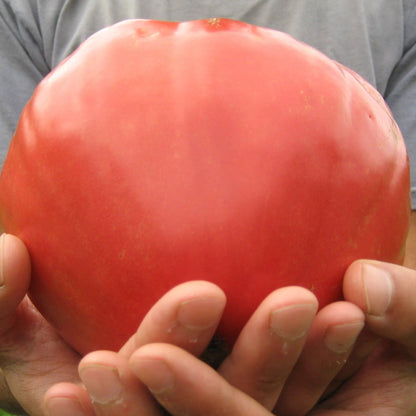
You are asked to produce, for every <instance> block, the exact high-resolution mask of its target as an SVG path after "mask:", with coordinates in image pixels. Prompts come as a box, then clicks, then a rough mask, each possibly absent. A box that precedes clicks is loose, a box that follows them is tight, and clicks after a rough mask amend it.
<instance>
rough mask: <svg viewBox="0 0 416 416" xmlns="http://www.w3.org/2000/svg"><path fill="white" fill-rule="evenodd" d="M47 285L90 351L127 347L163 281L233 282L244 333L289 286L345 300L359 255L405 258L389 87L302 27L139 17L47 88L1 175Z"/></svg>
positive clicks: (233, 330)
mask: <svg viewBox="0 0 416 416" xmlns="http://www.w3.org/2000/svg"><path fill="white" fill-rule="evenodd" d="M0 207H1V210H0V211H1V214H0V219H1V223H2V224H3V227H4V228H5V230H6V231H7V232H9V233H13V234H15V235H17V236H19V237H20V238H21V239H22V240H23V241H24V242H25V244H26V245H27V247H28V249H29V252H30V255H31V259H32V265H33V277H32V283H31V287H30V296H31V299H32V300H33V302H34V304H35V305H36V307H37V308H38V309H39V310H40V312H41V313H42V314H43V315H44V316H45V317H46V318H47V319H48V320H49V321H50V322H51V323H52V325H53V326H54V327H56V328H57V330H58V331H59V332H60V333H61V334H62V336H63V337H64V339H66V340H67V341H68V342H69V343H70V344H71V345H72V346H73V347H74V348H75V349H77V350H78V351H80V352H81V353H86V352H88V351H91V350H94V349H102V348H105V349H113V350H115V349H118V348H119V347H120V346H121V345H122V344H123V342H124V341H125V340H126V339H127V338H128V337H129V336H130V335H131V334H132V333H133V332H134V331H135V330H136V328H137V326H138V325H139V323H140V321H141V319H142V317H143V316H144V315H145V314H146V312H147V311H148V309H149V308H150V307H151V306H152V305H153V303H154V302H155V301H156V300H157V299H158V298H160V296H161V295H162V294H164V293H165V292H166V291H168V290H169V289H170V288H172V287H173V286H175V285H177V284H179V283H181V282H184V281H189V280H197V279H203V280H208V281H211V282H214V283H216V284H218V285H219V286H220V287H221V288H223V290H224V291H225V292H226V294H227V297H228V304H227V307H226V310H225V314H224V317H223V320H222V323H221V325H220V328H219V330H218V333H219V334H220V335H222V336H224V337H225V338H226V339H227V340H228V342H229V343H232V342H233V341H234V340H235V337H236V336H237V334H238V332H239V331H240V329H241V328H242V326H243V325H244V323H245V322H246V321H247V319H248V317H249V316H250V315H251V314H252V312H253V311H254V310H255V308H256V307H257V305H258V304H259V303H260V302H261V300H262V299H263V298H264V297H265V296H266V295H267V294H269V293H270V292H271V291H273V290H274V289H277V288H279V287H281V286H286V285H300V286H304V287H306V288H308V289H311V290H313V291H314V292H315V294H316V296H317V297H318V299H319V300H320V304H321V305H325V304H327V303H328V302H331V301H334V300H336V299H340V298H341V296H342V290H341V288H342V277H343V273H344V272H345V270H346V268H347V266H348V265H349V264H350V263H351V262H352V261H354V260H355V259H359V258H371V259H380V260H383V261H388V262H395V263H400V262H401V261H402V258H403V251H404V249H403V247H404V242H405V239H406V233H407V229H408V223H409V213H410V206H409V166H408V160H407V155H406V149H405V145H404V141H403V138H402V136H401V133H400V131H399V128H398V126H397V125H396V123H395V121H394V120H393V117H392V115H391V113H390V111H389V109H388V108H387V106H386V104H385V103H384V101H383V99H382V98H381V96H380V95H379V94H378V93H377V92H376V91H375V89H374V88H373V87H371V86H370V85H369V84H368V83H367V82H366V81H364V80H363V79H362V78H360V77H359V76H358V75H357V74H355V73H354V72H353V71H351V70H348V69H347V68H344V67H343V66H342V65H340V64H338V63H336V62H334V61H332V60H330V59H329V58H328V57H326V56H324V55H323V54H321V53H320V52H318V51H316V50H315V49H313V48H311V47H309V46H307V45H305V44H303V43H300V42H298V41H296V40H295V39H293V38H292V37H290V36H288V35H286V34H283V33H280V32H277V31H274V30H270V29H265V28H260V27H256V26H252V25H249V24H245V23H241V22H237V21H232V20H227V19H209V20H200V21H192V22H182V23H172V22H160V21H148V20H129V21H124V22H121V23H118V24H116V25H114V26H111V27H108V28H106V29H103V30H102V31H99V32H98V33H96V34H94V35H93V36H92V37H90V38H89V39H88V40H86V41H85V42H84V43H83V44H82V45H81V46H80V47H79V48H78V50H77V51H75V52H74V53H73V54H72V56H70V57H69V58H68V59H66V60H65V61H64V62H63V63H62V64H61V65H59V66H58V67H57V68H56V69H55V70H54V71H53V72H52V73H51V74H50V75H48V76H47V77H46V78H45V79H44V80H43V81H42V82H41V83H40V85H39V86H38V88H37V89H36V91H35V93H34V95H33V97H32V98H31V100H30V101H29V102H28V104H27V106H26V107H25V109H24V111H23V113H22V115H21V119H20V121H19V124H18V127H17V130H16V133H15V135H14V137H13V139H12V143H11V146H10V149H9V153H8V156H7V160H6V162H5V164H4V167H3V170H2V174H1V178H0Z"/></svg>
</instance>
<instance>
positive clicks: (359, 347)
mask: <svg viewBox="0 0 416 416" xmlns="http://www.w3.org/2000/svg"><path fill="white" fill-rule="evenodd" d="M380 342H381V338H380V337H378V336H376V335H374V334H373V333H372V332H371V331H370V330H368V329H367V328H366V327H364V329H363V330H362V331H361V333H360V335H359V336H358V339H357V341H356V342H355V345H354V348H353V350H352V351H351V353H350V355H349V356H348V360H347V362H346V363H345V365H344V366H343V367H342V368H341V370H340V371H339V372H338V374H336V375H335V377H334V378H333V379H332V381H331V383H330V384H329V386H328V387H327V389H326V390H325V392H324V394H323V395H322V398H323V399H324V398H327V397H329V396H330V395H331V394H332V393H333V392H334V391H335V390H337V389H338V388H339V386H340V385H342V384H343V383H344V382H345V381H346V380H348V379H349V378H351V377H352V376H353V375H354V374H356V373H357V372H358V371H359V370H360V368H361V367H362V366H363V365H364V364H365V362H366V361H367V359H368V358H369V357H370V355H371V354H372V353H373V352H374V351H375V350H376V349H377V348H378V347H379V345H380Z"/></svg>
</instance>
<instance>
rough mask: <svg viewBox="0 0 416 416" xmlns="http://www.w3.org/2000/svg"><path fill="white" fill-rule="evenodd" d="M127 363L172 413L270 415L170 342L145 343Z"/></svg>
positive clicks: (177, 415) (201, 415) (189, 414)
mask: <svg viewBox="0 0 416 416" xmlns="http://www.w3.org/2000/svg"><path fill="white" fill-rule="evenodd" d="M130 366H131V369H132V370H133V372H134V373H135V374H136V376H137V377H138V378H139V379H140V380H141V381H142V382H143V383H144V384H145V385H146V386H147V387H148V388H149V390H150V391H151V392H152V394H153V396H154V397H155V398H156V400H157V401H158V402H159V403H160V404H161V405H162V406H163V407H164V408H165V409H166V410H167V411H168V412H169V413H170V414H171V415H173V416H182V415H188V416H208V415H215V416H237V415H238V416H240V415H250V416H271V414H270V413H269V412H268V411H267V410H266V409H265V408H264V407H263V406H261V405H260V404H259V403H258V402H256V401H255V400H253V399H252V398H251V397H249V396H247V395H246V394H244V393H243V392H241V391H239V390H238V389H236V388H235V387H233V386H232V385H231V384H229V383H228V382H227V381H226V380H225V379H224V378H223V377H221V375H220V374H218V373H217V372H216V371H215V370H214V369H212V368H211V367H210V366H208V365H207V364H205V363H203V362H202V361H200V360H198V359H197V358H196V357H194V356H192V355H191V354H189V353H187V352H186V351H184V350H182V349H179V348H177V347H175V346H173V345H168V344H148V345H145V346H144V347H142V348H140V349H139V350H137V351H136V352H135V353H134V354H133V355H132V357H131V359H130Z"/></svg>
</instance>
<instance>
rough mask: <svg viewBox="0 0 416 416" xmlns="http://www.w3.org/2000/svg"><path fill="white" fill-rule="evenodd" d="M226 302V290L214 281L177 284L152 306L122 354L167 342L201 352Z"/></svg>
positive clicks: (125, 354)
mask: <svg viewBox="0 0 416 416" xmlns="http://www.w3.org/2000/svg"><path fill="white" fill-rule="evenodd" d="M225 303H226V297H225V294H224V292H223V291H222V290H221V289H220V288H219V287H218V286H216V285H214V284H212V283H209V282H205V281H192V282H187V283H183V284H181V285H178V286H176V287H175V288H173V289H172V290H170V291H169V292H168V293H167V294H166V295H165V296H163V297H162V298H161V299H160V300H159V301H158V302H157V303H156V304H155V305H154V306H153V307H152V309H151V310H150V311H149V312H148V314H147V315H146V316H145V318H144V319H143V321H142V323H141V325H140V326H139V328H138V330H137V332H136V333H135V334H134V335H133V336H132V337H131V338H130V339H129V341H128V342H127V343H126V344H125V345H124V346H123V347H122V349H121V350H120V353H121V354H122V355H123V356H125V357H129V356H130V355H131V354H132V353H133V351H135V350H136V349H137V348H139V347H141V346H142V345H145V344H148V343H154V342H165V343H171V344H174V345H176V346H178V347H180V348H184V349H186V350H187V351H189V352H191V353H192V354H195V355H199V354H201V353H202V351H203V350H204V349H205V348H206V347H207V345H208V343H209V341H210V340H211V338H212V336H213V335H214V333H215V331H216V329H217V326H218V323H219V321H220V319H221V316H222V313H223V310H224V307H225Z"/></svg>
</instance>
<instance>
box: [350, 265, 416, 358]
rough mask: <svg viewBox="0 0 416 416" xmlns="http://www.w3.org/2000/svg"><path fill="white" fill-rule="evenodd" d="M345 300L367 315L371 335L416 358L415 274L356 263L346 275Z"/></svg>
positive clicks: (413, 272)
mask: <svg viewBox="0 0 416 416" xmlns="http://www.w3.org/2000/svg"><path fill="white" fill-rule="evenodd" d="M344 296H345V298H346V299H347V300H349V301H350V302H353V303H355V304H356V305H357V306H359V307H360V308H361V309H362V310H363V311H364V312H365V314H366V322H367V325H368V327H369V328H370V329H371V331H373V332H374V333H375V334H376V335H379V336H381V337H383V338H387V339H390V340H393V341H396V342H398V343H399V344H401V345H403V346H404V347H406V349H407V350H408V352H409V353H410V354H412V355H413V356H416V302H415V299H416V271H414V270H412V269H408V268H405V267H402V266H397V265H393V264H387V263H381V262H376V261H357V262H355V263H353V264H352V265H351V266H350V267H349V268H348V270H347V272H346V275H345V279H344Z"/></svg>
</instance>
